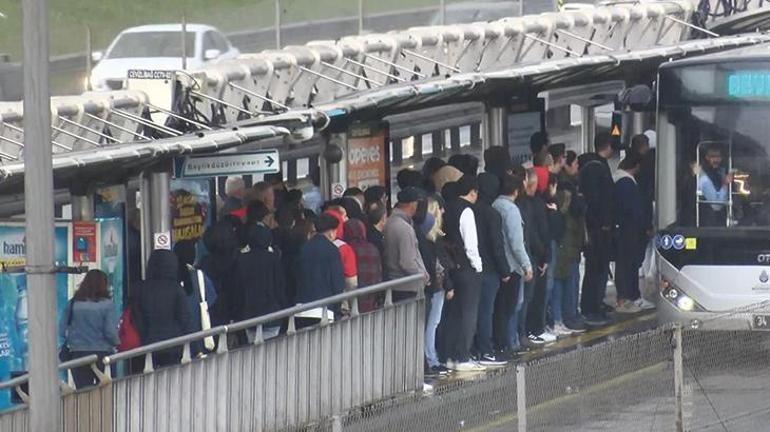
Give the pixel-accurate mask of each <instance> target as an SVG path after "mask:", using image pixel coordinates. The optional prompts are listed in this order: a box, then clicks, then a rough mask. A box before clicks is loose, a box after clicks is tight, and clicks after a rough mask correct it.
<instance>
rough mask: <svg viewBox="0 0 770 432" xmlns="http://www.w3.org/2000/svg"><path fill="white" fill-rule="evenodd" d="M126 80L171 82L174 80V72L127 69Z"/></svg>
mask: <svg viewBox="0 0 770 432" xmlns="http://www.w3.org/2000/svg"><path fill="white" fill-rule="evenodd" d="M128 79H155V80H172V79H174V71H172V70H155V69H129V70H128Z"/></svg>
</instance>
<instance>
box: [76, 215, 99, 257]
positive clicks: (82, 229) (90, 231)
mask: <svg viewBox="0 0 770 432" xmlns="http://www.w3.org/2000/svg"><path fill="white" fill-rule="evenodd" d="M96 255H97V254H96V223H95V222H77V221H76V222H72V258H73V260H74V261H75V262H76V263H90V262H96Z"/></svg>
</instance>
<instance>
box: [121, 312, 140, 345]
mask: <svg viewBox="0 0 770 432" xmlns="http://www.w3.org/2000/svg"><path fill="white" fill-rule="evenodd" d="M118 337H120V345H118V351H119V352H123V351H128V350H132V349H134V348H139V347H140V346H142V340H141V339H140V338H139V332H138V331H137V330H136V327H135V326H134V323H133V322H132V321H131V308H130V307H127V308H125V309H124V310H123V314H122V315H121V316H120V325H119V326H118Z"/></svg>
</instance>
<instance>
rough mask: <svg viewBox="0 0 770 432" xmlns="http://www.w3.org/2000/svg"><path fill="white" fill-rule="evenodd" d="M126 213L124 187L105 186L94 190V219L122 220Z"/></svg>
mask: <svg viewBox="0 0 770 432" xmlns="http://www.w3.org/2000/svg"><path fill="white" fill-rule="evenodd" d="M125 211H126V187H125V186H123V185H113V186H105V187H101V188H99V189H97V190H96V194H95V196H94V217H95V218H96V219H103V218H122V217H124V215H125Z"/></svg>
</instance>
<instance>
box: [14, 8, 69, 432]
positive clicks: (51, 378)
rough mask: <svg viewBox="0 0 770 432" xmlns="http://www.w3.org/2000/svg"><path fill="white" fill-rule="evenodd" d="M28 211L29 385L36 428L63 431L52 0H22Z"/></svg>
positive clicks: (35, 431) (46, 431)
mask: <svg viewBox="0 0 770 432" xmlns="http://www.w3.org/2000/svg"><path fill="white" fill-rule="evenodd" d="M22 11H23V20H22V27H23V39H24V140H25V142H26V143H27V144H29V145H28V146H27V147H26V148H25V149H24V172H25V173H26V174H25V175H24V212H25V214H26V220H27V222H26V238H27V240H26V252H27V253H26V255H27V256H26V260H27V265H26V273H27V291H28V294H27V295H28V301H29V310H28V313H29V317H30V318H31V319H30V320H29V365H28V369H29V375H30V379H29V387H30V389H29V390H30V404H29V411H30V419H29V430H30V431H32V432H49V431H53V432H55V431H61V428H62V421H61V399H60V393H59V376H58V375H59V374H58V365H59V359H58V356H57V351H58V350H57V347H56V344H57V340H56V335H57V334H58V332H57V329H56V290H55V289H53V287H54V286H56V285H55V281H54V255H53V250H54V225H53V221H54V219H53V164H52V162H51V95H50V89H49V82H48V4H47V2H46V0H23V2H22Z"/></svg>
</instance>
